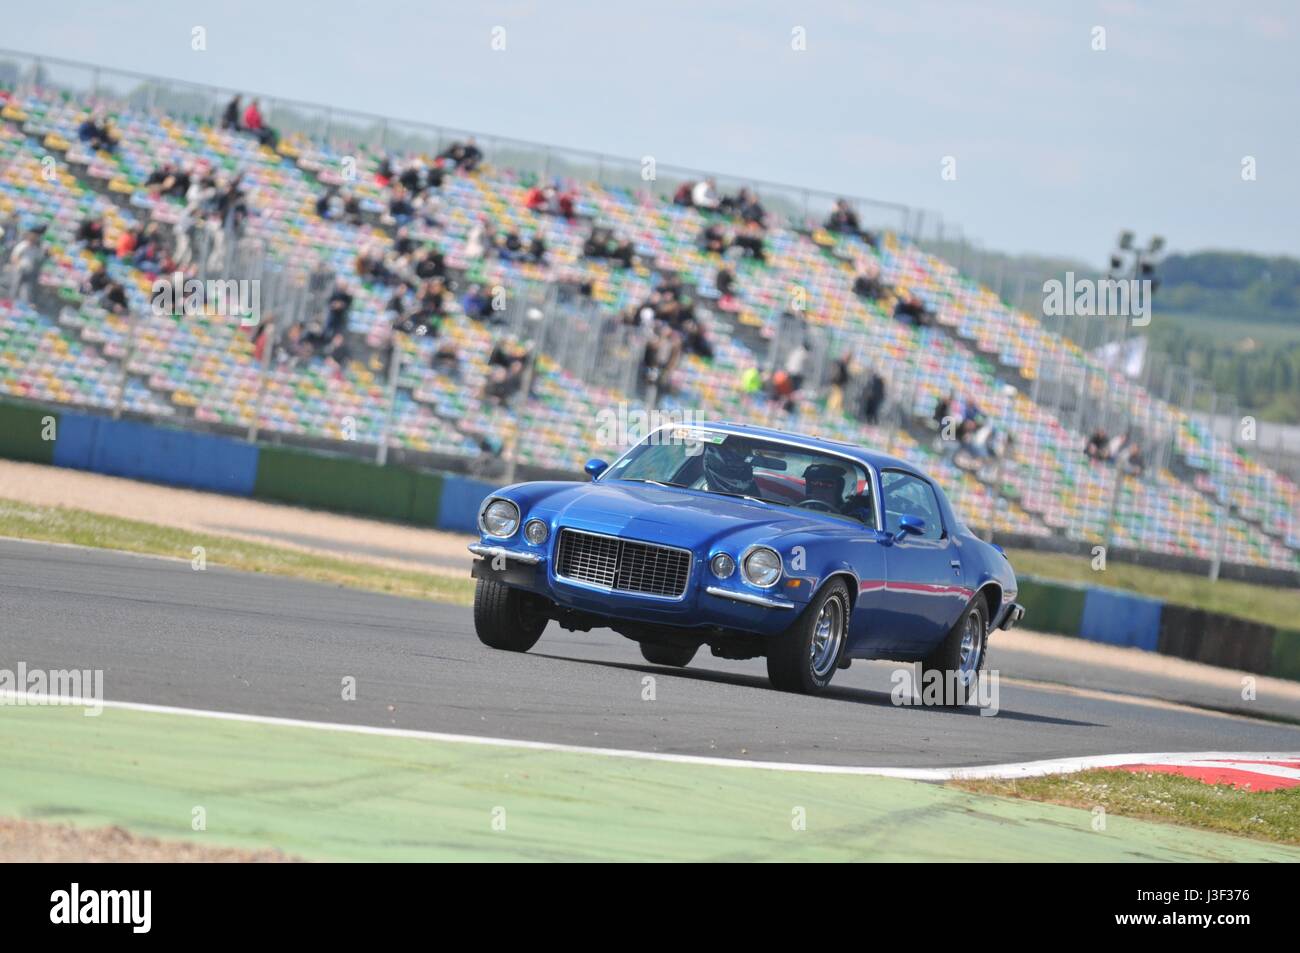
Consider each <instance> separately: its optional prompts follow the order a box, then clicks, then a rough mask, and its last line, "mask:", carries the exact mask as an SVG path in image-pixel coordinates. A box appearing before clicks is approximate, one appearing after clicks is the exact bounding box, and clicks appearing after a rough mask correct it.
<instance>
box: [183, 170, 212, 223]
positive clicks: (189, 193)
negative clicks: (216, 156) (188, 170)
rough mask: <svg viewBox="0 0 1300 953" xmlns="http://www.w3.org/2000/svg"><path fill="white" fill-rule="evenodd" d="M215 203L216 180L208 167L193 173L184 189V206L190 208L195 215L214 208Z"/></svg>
mask: <svg viewBox="0 0 1300 953" xmlns="http://www.w3.org/2000/svg"><path fill="white" fill-rule="evenodd" d="M216 203H217V180H216V177H215V176H214V175H213V174H212V171H211V170H210V169H209V170H206V171H204V172H203V173H202V174H200V175H195V176H194V177H193V178H192V179H191V181H190V187H189V188H188V189H186V191H185V206H186V208H189V209H192V210H193V211H194V213H195V214H196V215H203V214H206V213H208V212H211V211H213V210H215V209H216Z"/></svg>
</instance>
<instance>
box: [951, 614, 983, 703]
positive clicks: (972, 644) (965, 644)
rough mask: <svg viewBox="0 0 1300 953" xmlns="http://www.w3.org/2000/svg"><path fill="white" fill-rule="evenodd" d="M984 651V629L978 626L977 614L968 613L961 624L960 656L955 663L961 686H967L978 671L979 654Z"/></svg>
mask: <svg viewBox="0 0 1300 953" xmlns="http://www.w3.org/2000/svg"><path fill="white" fill-rule="evenodd" d="M983 651H984V627H983V626H982V625H981V624H980V614H979V613H978V612H971V613H968V614H967V616H966V621H965V622H964V623H962V630H961V655H960V658H959V661H958V663H957V675H958V676H959V678H960V679H961V683H962V684H963V685H969V684H970V683H971V682H972V681H974V679H975V673H976V671H978V670H979V664H980V654H981V653H982V652H983Z"/></svg>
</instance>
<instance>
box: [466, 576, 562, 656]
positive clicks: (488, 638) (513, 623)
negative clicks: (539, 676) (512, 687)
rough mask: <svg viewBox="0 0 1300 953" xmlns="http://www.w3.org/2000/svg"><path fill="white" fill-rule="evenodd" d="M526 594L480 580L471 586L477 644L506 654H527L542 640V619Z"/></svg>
mask: <svg viewBox="0 0 1300 953" xmlns="http://www.w3.org/2000/svg"><path fill="white" fill-rule="evenodd" d="M533 602H534V600H533V599H531V598H530V596H529V593H526V592H523V591H522V590H519V589H512V588H511V587H510V586H506V585H502V584H501V583H499V582H496V581H494V580H491V579H480V580H478V582H477V583H476V584H475V586H474V631H475V632H477V633H478V638H479V641H480V642H482V643H483V644H484V645H488V646H491V647H492V648H494V649H504V650H506V651H507V652H527V651H528V650H529V649H531V648H532V647H533V646H534V645H536V644H537V640H538V639H540V638H541V637H542V630H543V629H545V628H546V616H545V615H544V614H542V613H541V612H539V611H538V609H537V607H536V605H534V604H533Z"/></svg>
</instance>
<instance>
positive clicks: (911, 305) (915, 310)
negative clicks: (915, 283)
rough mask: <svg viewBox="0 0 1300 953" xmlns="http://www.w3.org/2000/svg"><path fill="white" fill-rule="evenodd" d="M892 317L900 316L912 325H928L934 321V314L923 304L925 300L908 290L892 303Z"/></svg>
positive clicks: (919, 326)
mask: <svg viewBox="0 0 1300 953" xmlns="http://www.w3.org/2000/svg"><path fill="white" fill-rule="evenodd" d="M894 317H896V318H900V319H902V320H904V321H906V322H908V323H909V324H911V325H913V326H914V327H918V328H922V327H928V326H929V325H931V324H933V323H934V314H933V312H931V311H930V310H929V309H928V308H926V306H925V302H924V301H922V300H921V299H920V298H918V297H917V296H916V295H915V294H913V293H911V292H910V291H909V292H907V293H906V294H904V295H901V296H900V297H899V299H898V301H897V302H896V303H895V304H894Z"/></svg>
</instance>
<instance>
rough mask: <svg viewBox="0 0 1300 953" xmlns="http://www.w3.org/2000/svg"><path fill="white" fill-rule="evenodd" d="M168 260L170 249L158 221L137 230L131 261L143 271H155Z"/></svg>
mask: <svg viewBox="0 0 1300 953" xmlns="http://www.w3.org/2000/svg"><path fill="white" fill-rule="evenodd" d="M167 260H168V249H167V246H166V243H165V240H164V235H163V232H162V228H161V226H159V224H158V223H157V222H148V223H147V224H146V225H145V226H144V227H143V228H141V229H139V230H138V231H137V232H136V236H135V247H134V248H133V249H132V252H131V263H132V264H133V265H134V266H135V267H136V268H139V269H140V270H141V271H145V272H155V271H158V270H160V269H161V267H162V266H163V264H164V263H165V262H166V261H167Z"/></svg>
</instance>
